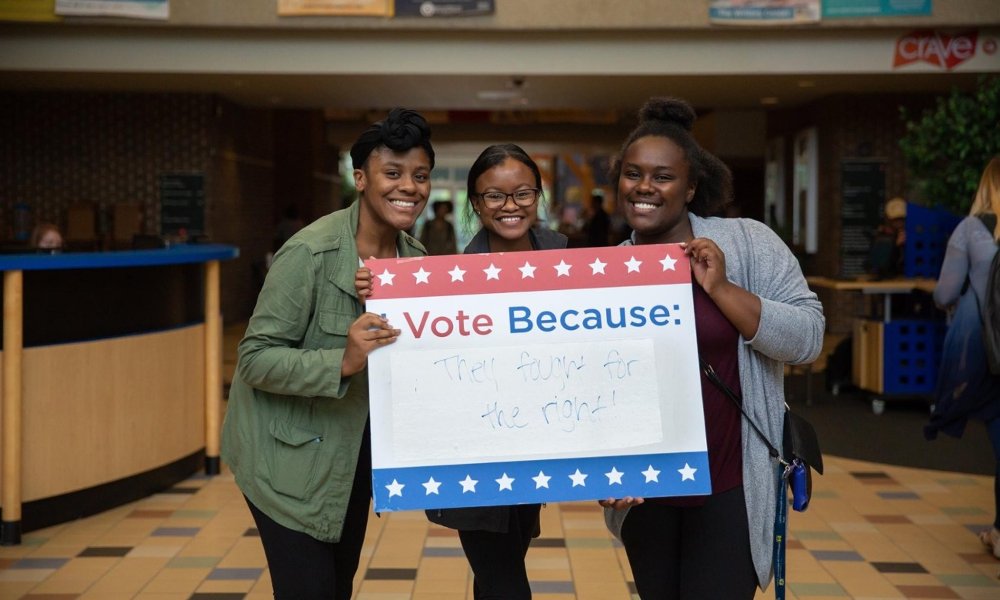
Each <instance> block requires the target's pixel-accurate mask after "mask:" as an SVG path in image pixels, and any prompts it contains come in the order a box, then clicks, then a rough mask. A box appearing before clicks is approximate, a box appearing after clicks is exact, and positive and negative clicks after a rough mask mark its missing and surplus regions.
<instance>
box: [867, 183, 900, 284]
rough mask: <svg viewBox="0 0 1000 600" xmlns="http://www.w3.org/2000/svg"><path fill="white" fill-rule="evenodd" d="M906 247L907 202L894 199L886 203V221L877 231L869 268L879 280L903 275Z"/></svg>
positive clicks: (869, 259) (869, 256) (869, 255)
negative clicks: (904, 249)
mask: <svg viewBox="0 0 1000 600" xmlns="http://www.w3.org/2000/svg"><path fill="white" fill-rule="evenodd" d="M905 246H906V200H903V199H902V198H893V199H892V200H889V201H888V202H886V203H885V219H884V220H883V222H882V224H881V225H879V226H878V229H876V230H875V235H874V236H873V237H872V245H871V249H870V250H869V253H868V266H869V270H870V271H871V273H872V275H874V276H875V277H876V278H878V279H890V278H893V277H899V276H901V275H902V274H903V248H904V247H905Z"/></svg>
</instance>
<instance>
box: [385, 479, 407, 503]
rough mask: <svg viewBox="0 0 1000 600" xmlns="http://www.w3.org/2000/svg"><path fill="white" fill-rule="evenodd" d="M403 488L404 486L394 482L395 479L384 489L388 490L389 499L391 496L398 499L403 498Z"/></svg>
mask: <svg viewBox="0 0 1000 600" xmlns="http://www.w3.org/2000/svg"><path fill="white" fill-rule="evenodd" d="M405 487H406V485H404V484H402V483H399V482H398V481H396V480H395V479H393V480H392V483H390V484H389V485H387V486H385V489H387V490H389V497H390V498H392V497H393V496H399V497H400V498H402V497H403V488H405Z"/></svg>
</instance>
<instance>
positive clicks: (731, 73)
mask: <svg viewBox="0 0 1000 600" xmlns="http://www.w3.org/2000/svg"><path fill="white" fill-rule="evenodd" d="M998 33H1000V32H998V31H996V30H984V31H980V32H979V39H980V41H981V44H982V47H983V48H985V47H986V45H985V44H986V40H993V42H992V43H993V48H994V50H995V47H996V39H997V38H998V37H1000V35H998ZM899 35H901V33H900V32H899V31H893V30H885V29H865V30H835V31H825V30H805V29H794V28H793V29H788V30H781V31H770V32H766V33H765V32H753V31H702V32H635V33H632V32H628V33H627V34H622V33H621V32H617V33H606V32H605V33H601V32H569V33H552V32H534V33H523V34H519V33H511V32H506V33H505V32H499V33H497V34H491V33H483V32H456V33H449V34H447V35H445V34H442V33H441V32H429V33H428V32H425V33H406V32H377V33H376V32H365V31H355V32H336V33H332V32H322V31H273V30H267V31H257V30H250V31H247V30H238V31H237V30H208V31H201V30H197V31H196V30H186V29H161V28H141V29H134V28H110V27H93V28H87V27H24V26H22V27H11V26H8V27H2V26H0V89H10V90H41V89H44V90H52V89H64V90H100V91H141V92H198V93H213V94H220V95H222V96H224V97H226V98H229V99H232V100H234V101H236V102H239V103H241V104H247V105H252V106H270V107H288V108H293V107H301V108H306V107H308V108H324V109H331V110H372V109H373V110H380V109H385V108H389V107H392V106H399V105H404V106H410V107H413V108H417V109H423V110H510V109H515V110H521V109H523V110H559V111H565V110H586V111H598V112H600V111H628V112H630V113H631V112H634V111H635V110H636V108H637V107H638V106H640V105H641V104H642V103H643V102H644V101H645V100H646V99H647V98H649V97H650V96H653V95H674V96H680V97H683V98H685V99H687V100H688V101H689V102H691V104H693V105H695V106H696V107H698V108H700V109H703V110H710V109H716V108H728V109H732V108H761V107H762V106H763V107H765V108H769V107H790V106H797V105H800V104H802V103H805V102H809V101H811V100H813V99H816V98H820V97H823V96H827V95H830V94H839V93H875V92H880V93H918V92H945V91H947V90H949V89H951V88H952V87H955V86H957V87H971V86H972V85H973V83H974V81H975V78H976V77H977V75H978V74H979V73H983V72H992V73H998V72H1000V53H996V52H994V53H992V54H990V53H987V52H984V51H980V52H979V53H978V54H977V55H976V56H975V57H974V58H973V59H972V60H969V61H967V62H965V63H963V64H961V65H959V66H958V67H956V68H955V69H953V70H944V69H941V68H937V67H933V66H931V65H928V64H924V63H918V64H911V65H907V66H905V67H902V68H898V69H896V68H893V66H892V60H893V53H894V48H895V43H896V40H897V38H898V37H899ZM517 81H521V82H523V84H522V85H520V86H518V85H517V84H516V82H517ZM764 99H767V100H764ZM762 101H763V102H764V103H762Z"/></svg>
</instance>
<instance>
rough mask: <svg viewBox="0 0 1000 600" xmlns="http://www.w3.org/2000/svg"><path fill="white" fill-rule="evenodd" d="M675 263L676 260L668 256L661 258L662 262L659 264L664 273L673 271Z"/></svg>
mask: <svg viewBox="0 0 1000 600" xmlns="http://www.w3.org/2000/svg"><path fill="white" fill-rule="evenodd" d="M675 263H677V259H675V258H671V257H670V255H669V254H668V255H666V256H665V257H663V260H661V261H660V264H661V265H663V270H664V271H673V270H674V264H675Z"/></svg>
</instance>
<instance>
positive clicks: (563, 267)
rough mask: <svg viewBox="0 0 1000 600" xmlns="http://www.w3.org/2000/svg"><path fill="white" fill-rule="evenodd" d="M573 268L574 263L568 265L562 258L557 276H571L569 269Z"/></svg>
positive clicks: (557, 268) (557, 266) (557, 269)
mask: <svg viewBox="0 0 1000 600" xmlns="http://www.w3.org/2000/svg"><path fill="white" fill-rule="evenodd" d="M571 268H573V265H567V264H566V261H564V260H560V261H559V264H558V265H556V277H569V270H570V269H571Z"/></svg>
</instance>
